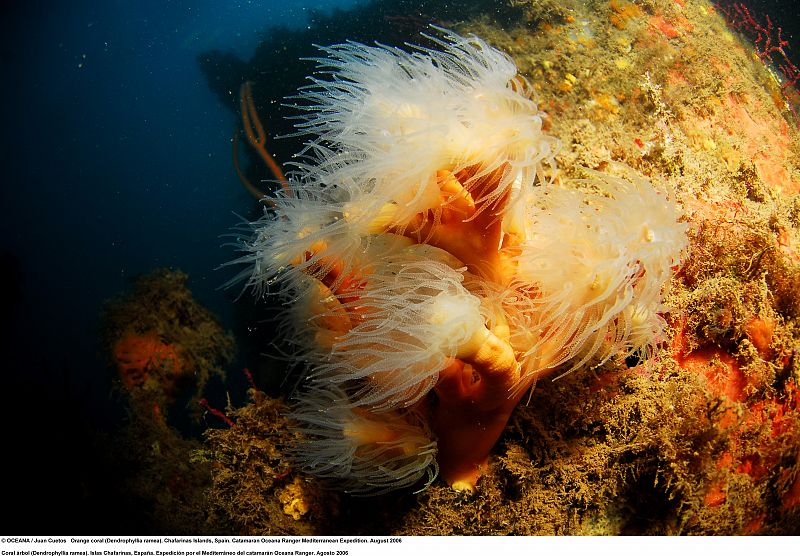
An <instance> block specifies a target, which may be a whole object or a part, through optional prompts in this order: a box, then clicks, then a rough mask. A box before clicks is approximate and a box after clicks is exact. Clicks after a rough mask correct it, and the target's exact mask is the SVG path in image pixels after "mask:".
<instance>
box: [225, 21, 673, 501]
mask: <svg viewBox="0 0 800 556" xmlns="http://www.w3.org/2000/svg"><path fill="white" fill-rule="evenodd" d="M428 38H429V39H430V40H432V41H433V43H434V44H436V45H437V48H421V47H419V48H415V49H414V50H412V51H406V50H402V49H397V48H391V47H386V46H380V45H379V46H365V45H362V44H357V43H347V44H342V45H336V46H332V47H327V48H323V49H322V51H323V54H324V57H321V58H319V59H318V60H317V61H318V63H319V66H320V67H319V73H318V74H317V75H316V76H315V77H313V78H311V83H310V84H309V85H308V86H307V87H305V88H304V89H302V90H301V91H300V93H299V94H298V96H297V97H296V99H295V100H296V102H297V104H298V106H300V107H301V108H302V110H303V113H302V115H301V116H299V123H298V124H297V128H298V134H302V135H305V136H307V137H308V140H307V143H306V147H305V149H304V150H303V152H302V153H301V157H300V158H301V162H300V163H298V164H297V165H296V166H297V168H296V170H295V172H294V173H292V174H290V175H289V178H288V183H287V184H286V186H285V187H284V188H283V189H281V190H280V191H278V192H277V194H276V196H275V197H274V198H272V199H271V200H270V207H269V209H268V210H267V211H266V213H265V215H264V217H263V218H261V219H260V220H258V221H256V222H254V223H252V224H250V225H249V228H250V229H249V235H244V236H242V237H241V238H239V241H238V246H239V248H240V250H241V251H242V252H243V254H242V256H241V257H240V258H239V259H238V260H237V261H234V263H245V264H246V265H247V270H245V271H244V272H243V273H242V274H241V275H240V276H239V277H238V278H237V279H239V280H244V281H246V284H247V285H248V286H249V287H251V288H253V289H254V290H255V292H256V294H257V295H264V294H267V293H269V294H275V295H277V296H278V297H279V298H280V299H282V300H283V302H284V303H285V305H286V310H285V311H284V314H283V315H282V317H281V319H282V323H281V327H280V328H281V330H282V331H283V332H284V333H285V335H286V336H287V339H288V341H289V345H290V346H292V347H293V348H294V352H295V353H294V356H295V359H296V361H297V363H298V364H299V365H301V366H302V367H303V368H304V372H305V377H306V379H305V380H304V381H303V386H302V387H301V389H300V390H299V392H298V399H299V401H298V402H297V404H296V407H295V410H294V412H293V414H292V418H293V419H294V421H295V422H296V423H297V428H298V430H299V431H300V432H301V433H302V435H303V437H304V438H305V439H306V440H305V442H303V443H301V444H300V445H298V447H297V449H296V451H295V456H296V458H297V461H298V464H299V465H300V466H301V467H302V468H303V469H305V470H306V471H308V472H310V473H313V474H315V475H318V476H320V477H323V478H326V479H329V480H331V481H332V482H334V483H336V484H337V485H338V486H340V487H343V488H344V489H345V490H349V491H352V492H355V493H375V492H384V491H386V490H390V489H393V488H401V487H406V486H409V485H412V484H416V483H418V482H420V481H424V484H430V482H431V481H432V480H433V479H434V478H435V476H436V474H437V473H438V471H439V465H440V464H441V467H442V475H443V477H444V478H445V479H446V480H447V481H449V482H450V483H451V484H453V485H462V486H464V485H465V488H472V487H474V484H475V481H476V480H477V477H478V476H479V475H480V473H481V472H482V470H483V469H484V468H485V463H486V459H487V458H488V454H489V450H490V449H491V447H492V445H493V444H494V442H495V441H496V439H497V437H498V436H499V434H500V433H501V431H502V429H503V427H504V426H505V423H506V421H507V419H508V417H509V415H510V413H511V411H512V410H513V408H514V406H515V405H516V403H517V401H518V400H519V399H520V397H521V396H522V394H523V393H524V391H525V390H526V389H527V388H529V387H530V386H531V384H533V383H534V382H535V380H536V379H538V378H540V377H542V376H544V375H546V374H548V373H550V372H553V371H554V370H556V369H566V370H571V369H576V368H578V367H582V366H584V365H587V364H599V363H602V362H604V361H606V360H608V359H609V358H612V357H614V356H616V355H625V354H628V353H630V352H632V351H636V350H640V351H644V352H646V351H647V350H648V349H649V346H652V345H653V344H654V342H656V341H658V339H659V334H660V332H661V330H662V328H663V318H662V317H661V316H660V314H661V313H663V311H664V310H665V307H664V306H663V305H662V299H663V295H664V290H665V288H666V285H667V284H668V282H669V278H670V272H671V267H672V266H674V265H675V264H677V263H678V262H679V258H680V254H681V251H682V250H683V248H684V246H685V226H684V225H682V224H679V223H678V222H677V217H678V208H677V206H676V204H675V201H674V199H673V198H672V197H671V196H670V195H668V194H666V193H663V192H659V191H658V190H657V189H656V188H655V187H653V186H652V185H651V184H650V182H648V181H647V180H645V179H644V178H634V179H633V180H632V181H629V180H625V179H621V178H616V177H611V176H608V175H604V174H591V175H590V176H589V178H588V179H587V180H585V181H584V182H580V183H565V184H561V185H558V186H556V185H555V183H553V180H552V179H546V178H545V175H550V177H551V178H552V176H553V174H554V172H555V168H554V163H553V159H554V156H555V154H556V152H557V150H558V148H559V144H558V141H557V140H555V139H554V138H552V137H549V136H547V135H546V134H544V133H543V132H542V115H541V114H540V113H539V111H538V108H537V105H536V103H535V102H534V101H533V100H531V98H530V91H531V87H530V85H529V84H528V83H527V81H526V80H525V79H524V78H522V77H521V76H518V75H517V70H516V67H515V65H514V63H513V62H512V61H511V59H510V58H509V57H508V56H506V55H505V54H503V53H501V52H500V51H498V50H496V49H494V48H492V47H490V46H489V45H488V44H486V43H485V42H484V41H482V40H481V39H478V38H476V37H468V38H465V37H460V36H458V35H456V34H454V33H451V32H449V31H446V30H442V29H437V30H436V33H435V34H434V35H433V36H431V37H428ZM437 462H438V463H437Z"/></svg>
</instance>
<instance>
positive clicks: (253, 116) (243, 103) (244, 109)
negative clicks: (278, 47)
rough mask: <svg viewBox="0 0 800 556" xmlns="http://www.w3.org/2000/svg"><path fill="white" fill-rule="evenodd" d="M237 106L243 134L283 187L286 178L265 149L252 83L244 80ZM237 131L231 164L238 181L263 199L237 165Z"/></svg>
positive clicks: (263, 133) (285, 183) (252, 193)
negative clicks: (240, 116) (240, 114)
mask: <svg viewBox="0 0 800 556" xmlns="http://www.w3.org/2000/svg"><path fill="white" fill-rule="evenodd" d="M239 107H240V110H241V113H242V126H243V127H244V134H245V138H246V139H247V142H248V143H249V144H250V146H251V147H252V148H253V149H254V150H255V151H256V152H257V153H258V156H259V157H260V158H261V160H263V161H264V163H265V164H266V165H267V167H268V168H269V170H270V172H272V175H274V176H275V179H276V180H278V182H280V184H281V186H283V187H284V188H285V187H287V185H288V183H289V182H288V180H287V179H286V176H285V175H284V173H283V171H282V170H281V167H280V165H279V164H278V163H277V162H276V161H275V159H274V158H273V157H272V155H271V154H269V152H268V151H267V148H266V144H267V135H266V132H265V131H264V125H263V124H262V123H261V120H260V119H259V117H258V112H257V111H256V105H255V101H254V100H253V83H252V82H251V81H245V82H244V83H242V86H241V88H240V89H239ZM238 147H239V133H238V132H237V133H235V134H234V136H233V166H234V168H235V169H236V175H237V176H239V181H241V182H242V184H243V185H244V186H245V188H247V190H248V191H249V192H250V194H251V195H253V196H254V197H255V198H256V199H259V200H260V199H263V198H264V197H265V196H266V194H265V193H264V192H263V191H261V190H260V189H259V188H257V187H256V186H254V185H253V184H252V183H251V182H250V180H248V179H247V177H246V176H245V175H244V172H242V170H241V168H240V167H239V152H238V150H239V148H238Z"/></svg>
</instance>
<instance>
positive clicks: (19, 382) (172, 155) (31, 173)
mask: <svg viewBox="0 0 800 556" xmlns="http://www.w3.org/2000/svg"><path fill="white" fill-rule="evenodd" d="M355 1H356V0H292V1H291V2H286V1H278V0H260V1H250V2H220V1H217V0H200V1H198V0H195V1H177V2H175V1H172V2H170V1H163V0H161V1H152V0H145V1H137V2H122V1H108V2H92V1H70V2H24V3H23V2H13V3H12V2H7V3H3V6H4V7H3V8H2V12H0V41H2V43H0V44H1V45H2V46H0V63H1V64H2V87H0V90H1V91H2V92H0V94H2V108H1V109H2V113H3V117H2V133H3V143H2V149H1V150H0V157H2V178H0V179H1V180H2V184H0V209H2V216H0V264H1V265H2V266H1V267H0V286H2V287H1V288H0V289H1V290H2V291H0V296H1V299H2V306H1V307H0V308H1V309H2V326H3V328H2V342H1V343H0V346H2V361H0V373H2V377H3V386H2V387H0V407H2V421H0V426H2V428H3V430H4V431H5V432H4V434H3V436H2V438H3V444H2V448H0V449H2V451H3V453H4V457H3V460H4V463H5V465H4V471H3V472H4V476H3V477H2V483H3V484H8V485H9V486H10V487H11V488H12V491H13V492H16V491H14V489H16V488H17V487H18V488H19V492H18V493H16V494H17V496H10V499H15V498H16V499H17V502H15V504H16V510H14V513H13V516H14V517H13V518H12V520H11V522H10V523H11V524H13V525H15V526H21V527H22V529H16V527H15V528H14V531H16V532H23V530H24V532H27V533H32V532H37V531H38V532H40V533H47V532H55V529H53V528H52V526H53V525H54V524H60V526H58V527H56V529H58V530H59V531H62V532H66V531H72V532H78V531H97V530H98V528H97V525H98V524H96V523H95V524H91V523H87V522H85V521H82V517H83V516H85V515H94V516H95V517H96V516H102V514H103V513H104V511H105V510H103V509H101V508H93V509H90V510H88V514H87V509H86V508H83V507H82V506H81V504H82V502H81V499H82V496H84V495H85V494H86V493H85V492H83V490H82V489H83V488H84V487H85V485H82V484H81V480H82V479H81V477H82V476H84V475H86V474H87V471H91V466H92V465H93V462H92V461H87V458H88V457H90V456H89V455H88V454H89V452H88V451H87V443H88V437H89V435H91V434H93V433H94V432H95V431H97V430H113V428H114V426H115V423H116V422H117V421H118V420H119V418H120V416H119V412H120V409H119V407H118V405H119V403H118V401H119V400H117V399H115V398H114V396H113V395H111V394H110V393H109V392H110V382H111V379H110V374H109V373H108V371H107V370H106V369H105V368H104V364H103V359H102V357H101V355H100V353H99V342H98V326H99V311H100V308H101V305H102V302H103V300H105V299H107V298H109V297H112V296H115V295H118V294H119V293H121V292H122V291H124V290H126V289H127V288H129V287H130V281H131V279H132V278H133V277H135V276H136V275H139V274H142V273H147V272H149V271H151V270H153V269H154V268H158V267H175V268H180V269H182V270H184V271H185V272H187V273H188V274H189V276H190V280H189V286H190V287H191V289H192V290H193V293H194V295H195V297H196V298H197V299H198V300H199V301H200V302H201V303H202V304H203V305H205V306H206V307H208V308H210V309H211V310H212V311H213V312H215V313H216V314H217V315H218V316H219V317H220V319H221V320H222V322H223V325H224V326H225V327H226V328H231V326H232V322H231V321H232V314H233V310H232V307H233V302H232V296H231V293H230V292H225V291H219V290H218V287H219V286H220V284H222V283H224V282H225V281H226V279H227V278H228V274H226V273H225V272H224V271H215V270H214V269H215V267H217V266H218V265H219V264H220V263H222V262H225V261H226V260H228V259H230V258H232V256H233V253H232V252H231V250H230V249H223V248H221V247H220V245H221V244H222V242H223V240H222V239H220V237H219V236H220V235H221V234H223V233H225V232H226V231H227V230H228V228H229V227H230V226H232V225H233V224H234V223H235V222H236V220H237V219H236V217H235V216H234V214H233V213H234V212H235V213H240V214H245V215H246V214H249V213H251V212H252V211H253V209H254V202H253V199H252V198H251V197H250V196H249V195H248V194H247V193H246V192H245V191H244V189H243V188H242V187H241V186H240V184H239V183H238V181H237V179H236V177H235V174H234V173H233V171H232V167H231V159H230V140H231V135H232V132H233V130H234V127H235V125H236V120H237V118H236V116H235V114H234V113H233V112H232V111H231V110H229V109H228V108H227V107H225V106H223V105H222V104H221V103H220V102H219V100H218V98H217V97H216V96H215V95H214V93H212V92H211V89H210V88H209V86H208V83H207V81H206V79H205V77H204V76H203V75H202V73H201V71H200V68H199V65H198V63H197V61H196V57H197V56H198V54H200V53H201V52H204V51H207V50H211V49H221V50H230V51H232V52H234V53H235V54H237V55H238V56H240V57H242V58H244V59H247V58H249V57H250V56H251V55H252V52H253V50H254V49H255V47H256V46H257V44H258V42H259V41H260V40H261V39H262V38H263V32H264V31H266V30H267V29H268V28H270V26H272V25H274V24H278V23H280V24H282V25H286V26H289V27H293V28H300V27H302V26H303V25H304V24H305V23H306V21H307V13H308V9H310V8H315V9H322V10H330V8H331V7H333V6H339V7H346V6H350V5H352V4H354V3H355ZM14 4H17V5H16V6H14ZM6 494H8V492H7V493H6ZM4 497H5V495H4ZM111 513H112V514H113V512H111ZM65 525H69V526H67V527H65ZM8 527H9V523H6V526H5V527H3V528H2V529H3V530H4V532H7V533H8V532H11V529H9V528H8ZM100 530H102V529H100ZM106 530H107V531H109V532H110V530H109V529H106ZM111 530H113V528H111Z"/></svg>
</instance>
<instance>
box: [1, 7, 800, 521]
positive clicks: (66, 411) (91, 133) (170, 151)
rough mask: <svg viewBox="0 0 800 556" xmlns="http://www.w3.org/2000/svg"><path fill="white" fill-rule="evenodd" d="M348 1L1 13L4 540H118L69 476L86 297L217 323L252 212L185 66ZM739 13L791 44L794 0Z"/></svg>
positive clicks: (88, 332)
mask: <svg viewBox="0 0 800 556" xmlns="http://www.w3.org/2000/svg"><path fill="white" fill-rule="evenodd" d="M365 1H366V0H362V2H365ZM687 1H691V0H687ZM355 3H358V0H324V1H314V0H291V1H286V0H261V1H255V0H254V1H249V2H224V1H219V0H197V1H173V2H169V1H166V0H162V1H153V0H146V1H138V2H133V1H130V2H122V1H107V2H90V1H71V2H56V1H53V2H24V3H22V2H17V3H11V2H8V3H4V7H3V8H1V9H2V11H1V12H0V41H1V42H0V64H2V86H1V87H0V94H1V95H2V103H0V110H2V114H3V116H2V133H3V143H2V149H0V156H1V157H2V178H0V179H1V180H2V182H0V210H2V216H0V299H2V306H0V310H2V315H1V316H2V322H1V324H2V327H3V328H2V330H0V332H1V333H2V338H1V339H0V346H1V347H2V360H0V372H2V378H3V382H2V387H0V407H2V421H0V425H1V426H2V427H3V431H4V434H3V436H0V438H2V439H3V445H2V450H3V453H4V457H3V459H4V462H5V464H6V466H7V467H6V469H5V470H4V471H3V473H4V476H3V483H4V484H8V485H9V488H11V489H12V493H13V494H14V496H12V497H10V498H11V499H15V500H16V502H15V504H16V506H15V507H16V509H15V510H14V517H12V519H11V521H10V522H7V523H6V527H4V528H2V529H4V530H5V532H12V533H23V532H24V533H36V532H39V533H52V532H86V531H97V530H98V527H99V528H100V530H103V529H102V528H103V527H106V529H105V532H109V533H110V532H118V533H124V532H129V531H114V530H113V527H112V528H111V529H109V528H108V527H111V525H110V523H102V522H101V523H87V522H86V519H87V516H91V518H93V519H101V518H100V517H98V516H103V515H106V516H109V515H110V516H113V511H111V509H108V510H109V511H108V512H105V510H106V509H104V508H93V509H91V510H87V508H85V507H83V506H82V500H83V499H84V497H85V488H86V485H85V484H83V483H82V482H81V480H78V478H79V477H81V476H85V475H86V474H87V473H86V472H87V469H88V470H91V468H92V465H93V463H94V462H92V461H89V460H88V459H87V458H90V457H91V455H90V452H87V450H86V443H87V442H88V441H87V438H88V436H89V435H90V434H91V433H92V432H93V431H96V430H104V429H107V430H113V428H114V424H115V423H116V422H117V421H118V420H119V411H120V410H119V407H118V405H119V404H118V400H115V399H114V397H113V396H111V395H110V394H109V391H110V388H109V386H110V377H109V373H108V372H107V370H106V369H105V368H104V364H103V360H102V358H101V356H100V354H99V344H98V315H99V310H100V308H101V305H102V302H103V300H105V299H108V298H110V297H112V296H114V295H118V294H119V293H120V292H122V291H124V290H125V289H126V288H128V287H129V286H130V280H131V279H132V278H133V277H135V276H136V275H139V274H142V273H146V272H149V271H151V270H152V269H154V268H158V267H175V268H180V269H182V270H184V271H185V272H187V273H188V274H189V276H190V281H189V285H190V287H191V289H192V290H193V293H194V294H195V297H196V298H197V299H198V300H199V301H200V302H201V303H202V304H204V305H205V306H206V307H208V308H210V309H211V310H212V311H213V312H215V313H216V314H217V315H218V316H219V317H220V319H221V321H222V323H223V325H224V326H225V327H226V328H231V327H232V326H233V324H234V323H233V320H234V311H233V300H232V297H233V296H232V295H231V294H230V292H225V291H220V290H219V289H218V286H219V285H220V284H222V283H223V282H225V281H226V279H227V278H228V277H229V275H230V273H228V274H226V272H225V271H215V270H214V269H215V267H217V266H218V265H219V264H220V263H222V262H225V261H226V260H228V259H230V258H231V257H232V253H231V252H230V250H226V249H222V248H220V244H221V243H222V241H223V240H221V239H220V237H219V236H220V234H223V233H225V232H226V230H227V229H228V228H229V227H230V226H231V225H233V224H234V223H235V222H236V217H235V216H234V215H233V213H240V214H251V213H252V211H253V208H254V203H253V200H252V198H251V197H249V196H248V194H247V193H246V192H245V191H244V189H243V188H242V187H241V186H240V185H239V183H238V181H237V179H236V177H235V174H234V173H233V171H232V168H231V162H230V139H231V134H232V132H233V130H234V128H235V126H236V123H237V118H236V116H235V114H234V113H233V112H232V111H231V110H229V109H228V107H226V106H224V105H223V104H222V103H221V102H220V100H219V97H218V95H217V94H215V93H214V92H212V90H211V88H210V87H209V84H208V82H207V80H206V78H205V76H204V75H203V74H202V73H201V71H200V66H199V64H198V63H197V60H196V58H197V56H198V55H199V54H201V53H203V52H207V51H210V50H214V49H218V50H222V51H225V50H230V51H232V52H233V53H234V54H236V55H237V56H238V57H240V58H242V59H245V60H246V59H248V58H249V57H250V56H251V55H252V53H253V51H254V50H255V48H256V46H257V45H258V43H259V41H260V40H261V39H262V38H264V35H263V33H264V32H265V31H266V30H267V29H269V28H270V27H271V26H273V25H276V24H281V25H286V26H288V27H289V28H293V29H301V28H303V26H304V25H305V24H306V21H307V14H308V10H309V9H311V8H314V9H322V10H329V9H331V8H332V7H348V6H351V5H353V4H355ZM12 4H17V5H16V6H14V5H12ZM429 4H430V2H429ZM749 4H750V5H751V6H753V7H754V8H758V9H760V10H761V11H762V12H770V13H773V14H774V15H773V18H774V20H775V21H776V22H780V23H781V24H782V25H783V26H784V28H785V32H784V38H787V39H789V40H790V41H792V42H794V36H795V35H796V34H797V31H796V30H795V29H794V28H792V25H796V24H797V21H798V19H799V18H798V11H799V10H800V8H798V5H797V3H796V1H795V0H784V1H783V2H778V1H777V0H770V1H766V0H763V1H761V2H750V3H749ZM393 15H402V14H393ZM412 15H413V14H412ZM287 63H290V62H287ZM247 302H249V300H248V301H247ZM9 464H10V465H9ZM7 509H9V508H7ZM107 519H109V520H112V519H113V517H108V518H107ZM12 526H13V530H10V529H7V528H8V527H12ZM54 527H55V529H54ZM17 528H20V529H19V530H18V529H17Z"/></svg>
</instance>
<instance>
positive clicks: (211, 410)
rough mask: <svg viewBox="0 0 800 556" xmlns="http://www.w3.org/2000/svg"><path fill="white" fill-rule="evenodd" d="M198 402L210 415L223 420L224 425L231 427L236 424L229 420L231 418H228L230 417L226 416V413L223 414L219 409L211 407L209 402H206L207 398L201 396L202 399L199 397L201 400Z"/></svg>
mask: <svg viewBox="0 0 800 556" xmlns="http://www.w3.org/2000/svg"><path fill="white" fill-rule="evenodd" d="M199 403H200V407H202V408H203V409H205V410H206V411H208V412H209V413H210V414H211V415H213V416H214V417H218V418H219V419H221V420H223V421H224V422H225V424H226V425H228V426H229V427H231V428H233V427H235V426H236V423H234V422H233V421H232V420H231V418H230V417H228V416H227V415H225V414H224V413H223V412H222V411H220V410H219V409H217V408H215V407H211V404H209V403H208V400H207V399H205V398H203V399H201V400H200V402H199Z"/></svg>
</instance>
